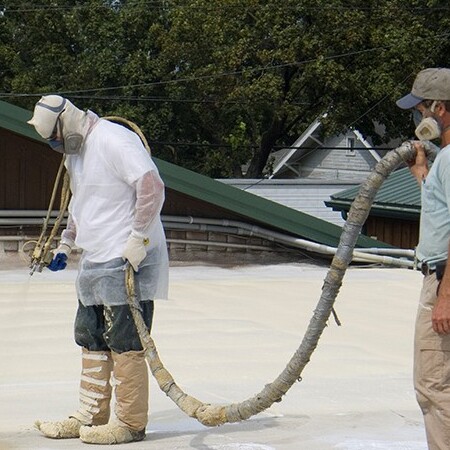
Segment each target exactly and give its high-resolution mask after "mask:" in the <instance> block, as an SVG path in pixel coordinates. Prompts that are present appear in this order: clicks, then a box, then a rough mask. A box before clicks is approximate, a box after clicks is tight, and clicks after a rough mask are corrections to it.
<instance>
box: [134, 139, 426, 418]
mask: <svg viewBox="0 0 450 450" xmlns="http://www.w3.org/2000/svg"><path fill="white" fill-rule="evenodd" d="M427 154H428V155H429V156H430V155H431V150H430V149H428V148H427ZM414 156H415V149H414V147H413V146H412V145H411V144H410V143H409V142H406V143H404V144H403V145H401V146H400V147H398V148H397V149H395V150H392V151H391V152H389V153H388V154H387V155H386V156H385V157H384V158H383V159H382V160H381V161H379V162H378V164H377V165H376V167H375V169H374V171H373V172H372V173H371V174H370V175H369V177H368V178H367V180H366V181H365V183H363V184H362V185H361V188H360V191H359V193H358V195H357V197H356V198H355V200H354V202H353V204H352V206H351V208H350V212H349V214H348V219H347V221H346V223H345V225H344V228H343V232H342V235H341V239H340V242H339V246H338V249H337V252H336V254H335V256H334V258H333V260H332V262H331V266H330V269H329V271H328V273H327V275H326V277H325V280H324V285H323V287H322V295H321V297H320V299H319V302H318V304H317V307H316V309H315V311H314V314H313V316H312V318H311V320H310V323H309V325H308V328H307V330H306V333H305V336H304V338H303V341H302V342H301V344H300V346H299V348H298V349H297V351H296V352H295V353H294V355H293V356H292V358H291V359H290V361H289V362H288V364H287V366H286V368H285V369H284V370H283V372H282V373H281V374H280V375H279V376H278V377H277V378H276V379H275V380H274V381H273V382H272V383H270V384H267V385H266V386H265V387H264V389H263V390H262V391H261V392H260V393H259V394H257V395H255V396H254V397H252V398H249V399H247V400H244V401H243V402H241V403H235V404H230V405H210V404H205V403H202V402H201V401H200V400H197V399H196V398H194V397H191V396H189V395H187V394H185V393H184V392H183V391H182V390H181V389H180V388H179V387H178V385H177V384H176V383H175V381H174V380H173V378H172V376H171V375H170V373H169V372H168V371H167V370H166V369H165V368H164V366H163V364H162V362H161V360H160V359H159V356H158V352H157V350H156V347H155V344H154V342H153V340H152V338H151V337H150V334H149V333H148V332H147V330H146V328H145V324H144V321H143V320H142V317H141V315H140V313H139V310H138V307H137V306H136V304H135V298H134V281H133V271H132V269H131V268H129V270H128V272H127V288H128V292H129V294H130V295H129V304H130V307H131V310H132V313H133V317H134V319H135V321H136V325H137V327H138V331H139V335H140V337H141V342H142V345H143V347H144V348H145V349H146V350H147V361H148V363H149V366H150V369H151V371H152V373H153V375H154V376H155V378H156V380H157V382H158V384H159V386H160V388H161V389H162V390H163V392H165V393H166V395H167V396H169V397H170V398H171V399H172V400H173V401H174V402H175V403H176V404H177V405H178V406H179V408H180V409H181V410H182V411H184V412H185V413H186V414H188V415H189V416H190V417H194V418H196V419H197V420H199V421H200V422H201V423H202V424H203V425H207V426H217V425H221V424H224V423H227V422H238V421H241V420H245V419H248V418H249V417H251V416H253V415H255V414H258V413H259V412H261V411H264V410H265V409H267V408H269V407H270V406H271V405H272V404H273V403H274V402H278V401H280V400H281V398H282V397H283V395H284V394H286V392H287V391H288V390H289V388H290V387H291V386H292V385H293V384H294V383H295V382H296V381H298V380H300V376H301V374H302V371H303V369H304V367H305V366H306V364H307V363H308V362H309V361H310V358H311V355H312V353H313V352H314V350H315V349H316V347H317V344H318V342H319V339H320V336H321V335H322V332H323V330H324V328H325V326H326V323H327V321H328V319H329V316H330V313H331V311H332V308H333V304H334V302H335V300H336V297H337V294H338V292H339V289H340V287H341V285H342V279H343V277H344V274H345V271H346V270H347V267H348V265H349V264H350V262H351V260H352V255H353V249H354V247H355V244H356V241H357V239H358V236H359V234H360V231H361V227H362V225H363V224H364V222H365V221H366V219H367V216H368V214H369V211H370V208H371V205H372V202H373V199H374V197H375V195H376V193H377V191H378V189H379V188H380V186H381V185H382V183H383V182H384V180H385V179H386V178H387V176H388V175H389V174H390V173H391V172H392V171H393V170H394V169H395V168H396V167H398V166H399V164H401V163H402V162H405V161H409V160H411V159H413V158H414ZM133 302H134V303H133Z"/></svg>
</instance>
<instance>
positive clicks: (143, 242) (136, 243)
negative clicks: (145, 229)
mask: <svg viewBox="0 0 450 450" xmlns="http://www.w3.org/2000/svg"><path fill="white" fill-rule="evenodd" d="M148 244H149V240H148V239H147V238H143V237H142V236H137V235H136V234H134V232H131V234H130V236H129V237H128V240H127V243H126V245H125V249H124V251H123V253H122V258H124V259H126V260H127V261H128V262H129V263H130V264H131V266H132V267H133V270H134V271H135V272H137V271H138V270H139V264H140V263H141V262H142V261H143V260H144V258H145V257H146V256H147V250H146V246H147V245H148Z"/></svg>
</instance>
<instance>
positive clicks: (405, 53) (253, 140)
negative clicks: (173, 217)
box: [0, 0, 450, 177]
mask: <svg viewBox="0 0 450 450" xmlns="http://www.w3.org/2000/svg"><path fill="white" fill-rule="evenodd" d="M280 5H282V6H280ZM448 10H449V7H448V5H446V4H445V3H444V2H441V1H439V0H430V1H427V2H422V1H418V0H413V1H408V2H407V1H406V0H380V1H374V0H367V1H362V0H350V1H345V2H344V1H342V0H326V1H325V0H314V1H312V0H284V1H283V2H282V3H280V2H279V1H278V0H220V1H219V0H177V1H175V0H159V1H158V0H157V1H151V2H150V1H145V0H108V1H103V0H77V1H75V2H73V1H68V0H52V1H51V2H48V3H47V4H40V5H38V6H34V5H33V3H32V2H30V1H25V0H22V1H20V0H18V1H17V0H15V1H12V0H6V1H5V3H4V6H3V9H1V12H2V14H0V37H1V38H2V39H1V43H0V63H1V67H2V69H1V71H0V83H1V85H2V90H3V95H5V94H6V95H8V94H9V95H19V94H26V95H28V97H27V96H25V97H23V96H22V95H20V96H18V97H14V96H12V97H8V99H9V100H10V101H13V102H14V103H17V104H18V105H21V106H24V107H27V108H30V109H31V108H32V106H33V104H34V102H35V101H36V99H37V98H38V97H39V94H41V93H50V92H51V93H62V94H63V95H66V96H67V97H68V98H69V99H71V100H73V101H74V102H75V103H76V104H77V105H79V106H80V107H84V108H90V109H93V110H94V111H96V112H98V113H99V114H101V115H122V116H125V117H126V118H128V119H130V120H133V121H135V122H136V123H138V124H139V125H140V126H141V127H142V129H143V131H144V132H145V134H146V135H147V137H148V138H149V140H150V142H152V143H153V144H152V147H153V151H154V153H155V154H156V155H158V156H159V157H162V158H163V159H166V160H168V161H172V162H175V163H177V164H180V165H182V166H184V167H187V168H191V169H194V170H196V171H198V172H201V173H204V174H206V175H210V176H213V177H231V176H233V177H239V176H244V175H245V176H247V177H260V176H262V175H263V174H264V172H265V171H266V170H267V161H268V159H269V157H270V154H271V152H272V151H273V150H274V149H276V148H280V147H283V146H288V145H291V144H292V142H294V140H295V139H296V138H297V137H298V135H299V134H300V133H302V132H303V131H304V130H305V129H306V127H307V126H308V125H309V124H310V123H311V122H312V121H313V120H314V119H315V118H316V117H317V116H319V115H321V114H322V113H323V112H325V111H327V112H328V115H327V118H326V121H325V123H324V130H325V133H334V132H337V131H341V130H343V129H344V128H348V127H350V126H355V127H357V128H358V129H359V130H360V131H362V132H363V134H365V135H366V136H370V137H372V138H374V139H375V141H376V142H377V143H381V142H382V141H383V140H384V141H385V140H387V139H389V138H390V137H399V136H401V135H405V136H410V133H411V132H412V128H411V125H410V122H409V121H408V117H407V115H405V114H404V113H400V112H399V111H398V109H397V108H396V106H395V104H394V100H395V99H397V98H398V97H399V96H400V95H402V94H404V93H405V92H406V91H407V90H408V89H409V88H410V86H411V83H412V80H413V78H414V76H415V74H416V73H417V72H418V71H419V70H420V69H422V68H423V67H426V66H433V65H444V66H445V65H448V56H447V55H448V52H449V43H448V42H449V40H448V31H446V30H447V29H448V27H449V25H450V23H449V22H450V19H449V15H448ZM374 122H380V123H383V124H384V125H385V126H386V130H387V133H386V135H385V136H377V134H376V131H375V129H374ZM247 163H248V170H247V171H246V173H245V174H244V173H243V172H242V167H243V165H247Z"/></svg>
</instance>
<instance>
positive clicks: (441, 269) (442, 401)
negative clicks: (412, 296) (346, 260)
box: [397, 68, 450, 450]
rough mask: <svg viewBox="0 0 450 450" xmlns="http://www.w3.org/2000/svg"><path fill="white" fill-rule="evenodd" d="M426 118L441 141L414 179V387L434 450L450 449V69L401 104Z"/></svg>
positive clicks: (419, 81)
mask: <svg viewBox="0 0 450 450" xmlns="http://www.w3.org/2000/svg"><path fill="white" fill-rule="evenodd" d="M397 105H398V106H399V107H400V108H402V109H412V110H413V111H414V113H415V114H416V115H419V116H420V122H419V124H418V126H417V128H416V135H417V137H418V138H419V140H420V141H423V140H434V139H440V141H441V145H440V147H441V149H440V151H439V152H438V154H437V157H436V159H435V161H434V163H433V165H432V167H431V168H429V167H428V161H427V158H426V156H425V151H424V149H423V145H422V144H421V143H420V142H415V143H414V146H415V148H416V150H417V156H416V159H415V161H413V162H412V163H411V164H410V170H411V173H412V174H413V175H414V177H415V178H416V179H417V181H418V183H419V185H420V186H421V188H422V210H421V216H420V237H419V245H418V247H417V258H418V260H419V264H420V265H421V268H422V272H423V274H424V276H425V277H424V281H423V287H422V292H421V295H420V302H419V308H418V313H417V319H416V330H415V340H414V387H415V390H416V396H417V401H418V403H419V405H420V407H421V409H422V413H423V416H424V421H425V428H426V433H427V441H428V447H429V449H430V450H449V449H450V268H449V267H448V266H449V265H448V264H447V261H448V255H449V251H450V249H449V244H450V241H449V239H450V69H446V68H431V69H425V70H422V71H421V72H419V74H418V75H417V77H416V79H415V81H414V84H413V88H412V90H411V93H409V94H408V95H406V96H405V97H403V98H401V99H400V100H398V101H397Z"/></svg>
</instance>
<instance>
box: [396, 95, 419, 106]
mask: <svg viewBox="0 0 450 450" xmlns="http://www.w3.org/2000/svg"><path fill="white" fill-rule="evenodd" d="M422 100H423V98H420V97H416V96H415V95H413V94H408V95H405V96H404V97H402V98H401V99H400V100H397V102H396V103H397V106H398V107H399V108H401V109H411V108H414V106H417V105H418V104H419V103H420V102H421V101H422Z"/></svg>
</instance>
